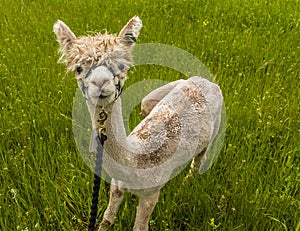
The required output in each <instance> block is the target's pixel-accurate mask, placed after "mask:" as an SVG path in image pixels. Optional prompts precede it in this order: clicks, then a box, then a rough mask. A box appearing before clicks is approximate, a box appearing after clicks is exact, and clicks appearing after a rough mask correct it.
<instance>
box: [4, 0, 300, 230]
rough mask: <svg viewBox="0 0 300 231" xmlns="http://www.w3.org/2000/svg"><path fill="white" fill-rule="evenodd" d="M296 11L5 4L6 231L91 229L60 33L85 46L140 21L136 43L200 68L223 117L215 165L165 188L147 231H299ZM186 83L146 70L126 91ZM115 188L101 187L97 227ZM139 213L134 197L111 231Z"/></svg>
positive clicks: (239, 4) (86, 172) (270, 2)
mask: <svg viewBox="0 0 300 231" xmlns="http://www.w3.org/2000/svg"><path fill="white" fill-rule="evenodd" d="M299 9H300V2H299V1H298V0H290V1H280V0H266V1H262V0H241V1H235V0H224V1H220V0H191V1H189V0H180V1H157V0H153V1H150V0H145V1H141V0H135V1H132V2H131V3H129V2H128V1H125V0H120V1H106V0H105V1H95V0H92V1H79V0H77V1H68V0H51V1H50V0H45V1H44V0H37V1H29V0H22V1H20V0H14V1H12V0H1V5H0V35H1V42H0V70H1V71H0V79H1V83H0V102H1V103H0V105H1V107H0V110H1V114H0V119H1V121H2V122H1V123H0V172H1V175H0V185H1V187H0V230H1V231H6V230H7V231H11V230H85V229H87V220H88V216H89V206H90V203H91V192H92V177H93V173H92V172H91V171H90V169H89V168H88V167H87V166H86V165H85V163H84V162H83V160H82V158H81V156H80V154H79V153H78V151H77V149H76V145H75V142H74V138H73V134H72V118H71V115H72V103H73V97H74V94H75V91H76V87H77V85H76V83H75V80H74V79H73V76H72V74H71V73H70V74H68V75H66V74H65V67H64V66H63V65H59V64H57V60H58V58H59V56H58V54H57V49H58V44H57V42H56V41H55V36H54V34H53V33H52V26H53V24H54V23H55V21H56V20H57V19H62V20H63V21H65V22H66V23H67V24H68V25H69V26H70V27H71V28H72V30H73V31H74V32H75V33H76V34H77V35H83V34H86V33H87V32H88V31H90V32H91V31H97V30H102V29H108V31H110V32H113V33H117V32H118V31H119V30H120V28H121V27H122V26H123V24H125V23H126V22H127V20H128V19H129V18H131V17H132V16H133V15H139V16H140V17H141V18H142V20H143V23H144V28H143V29H142V32H141V35H140V37H139V41H138V42H139V43H150V42H153V43H164V44H169V45H173V46H177V47H179V48H181V49H184V50H186V51H188V52H190V53H191V54H193V55H195V56H196V57H198V58H199V59H200V60H201V61H202V62H203V63H204V64H205V65H206V66H207V67H208V68H209V69H210V71H211V72H212V73H213V74H214V76H215V78H216V81H217V83H218V84H219V85H220V86H221V88H222V90H223V94H224V99H225V105H226V113H227V132H226V139H225V143H224V147H223V149H222V151H221V153H220V156H219V158H218V159H217V161H216V163H215V164H214V165H213V167H212V168H211V169H210V170H209V171H208V172H207V173H205V174H204V175H196V176H195V177H193V178H191V179H189V180H188V181H187V182H185V185H182V179H183V177H184V175H185V173H182V174H180V175H179V176H177V177H176V178H174V179H173V180H171V182H169V184H167V185H166V187H165V188H164V189H163V190H162V193H161V197H160V200H159V203H158V204H157V206H156V208H155V211H154V213H153V215H152V217H151V222H150V230H157V231H160V230H172V231H173V230H194V231H196V230H271V231H274V230H275V231H279V230H285V231H287V230H297V231H299V230H300V142H299V140H300V116H299V113H300V108H299V99H300V74H299V69H300V47H299V46H300V40H299V38H300V33H299V31H300V26H299V23H300V20H299V19H300V11H299ZM187 65H188V64H187ZM179 77H180V75H178V74H177V73H176V72H174V71H172V70H168V69H167V68H161V67H156V66H140V67H136V68H133V69H132V70H131V71H130V73H129V80H128V82H127V84H126V86H129V85H130V84H132V83H134V82H136V81H139V80H142V79H150V78H153V79H164V80H167V81H170V80H174V79H177V78H179ZM136 120H137V119H136ZM136 120H135V118H133V121H136ZM108 188H109V186H108V185H107V184H106V183H104V182H103V184H102V189H101V195H100V198H101V199H100V204H99V206H100V216H102V214H103V212H104V209H105V207H106V205H107V201H108V195H107V193H108ZM136 205H137V198H136V197H132V196H131V195H127V196H126V199H125V202H124V203H123V204H122V206H121V209H120V211H119V214H118V217H117V219H116V223H115V225H114V226H113V227H112V229H111V230H131V227H132V226H133V222H134V218H135V207H136Z"/></svg>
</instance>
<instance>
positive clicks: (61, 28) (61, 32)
mask: <svg viewBox="0 0 300 231" xmlns="http://www.w3.org/2000/svg"><path fill="white" fill-rule="evenodd" d="M53 32H54V33H55V34H56V37H57V41H58V42H59V44H60V49H61V52H62V53H63V54H64V55H66V53H67V51H68V49H69V48H70V47H71V45H72V43H73V41H74V39H76V36H75V34H74V33H73V32H72V31H71V30H70V28H69V27H68V26H67V25H66V24H65V23H64V22H63V21H60V20H58V21H57V22H56V23H55V24H54V26H53Z"/></svg>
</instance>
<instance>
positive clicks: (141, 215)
mask: <svg viewBox="0 0 300 231" xmlns="http://www.w3.org/2000/svg"><path fill="white" fill-rule="evenodd" d="M158 198H159V191H156V192H154V193H153V194H151V195H150V196H146V197H140V201H139V205H138V207H137V211H136V218H135V223H134V227H133V230H134V231H147V230H148V228H149V227H148V226H149V224H148V223H149V219H150V216H151V214H152V212H153V209H154V207H155V205H156V203H157V201H158Z"/></svg>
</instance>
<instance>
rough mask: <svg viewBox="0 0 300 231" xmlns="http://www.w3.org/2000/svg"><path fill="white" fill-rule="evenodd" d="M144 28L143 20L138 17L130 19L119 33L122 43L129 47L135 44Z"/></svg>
mask: <svg viewBox="0 0 300 231" xmlns="http://www.w3.org/2000/svg"><path fill="white" fill-rule="evenodd" d="M142 26H143V23H142V20H141V19H140V18H139V17H138V16H134V17H133V18H132V19H130V20H129V22H128V23H127V24H126V25H125V26H124V27H123V29H122V30H121V31H120V33H119V37H120V38H121V39H122V42H124V43H125V44H128V45H131V44H133V43H135V42H136V41H137V37H138V36H139V33H140V29H141V28H142Z"/></svg>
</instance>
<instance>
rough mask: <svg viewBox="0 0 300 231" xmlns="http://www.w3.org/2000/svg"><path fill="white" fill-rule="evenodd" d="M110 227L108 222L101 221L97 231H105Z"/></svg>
mask: <svg viewBox="0 0 300 231" xmlns="http://www.w3.org/2000/svg"><path fill="white" fill-rule="evenodd" d="M110 225H111V224H110V222H109V221H108V220H106V219H103V220H102V222H101V224H100V227H99V229H98V231H106V230H108V229H109V227H110Z"/></svg>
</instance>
